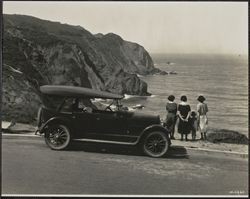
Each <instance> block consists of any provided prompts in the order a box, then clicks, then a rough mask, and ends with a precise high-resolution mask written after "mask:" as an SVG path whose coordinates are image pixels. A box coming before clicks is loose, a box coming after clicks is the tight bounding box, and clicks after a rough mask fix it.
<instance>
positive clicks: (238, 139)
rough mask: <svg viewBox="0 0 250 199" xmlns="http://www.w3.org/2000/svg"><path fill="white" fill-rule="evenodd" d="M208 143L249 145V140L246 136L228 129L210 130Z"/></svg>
mask: <svg viewBox="0 0 250 199" xmlns="http://www.w3.org/2000/svg"><path fill="white" fill-rule="evenodd" d="M207 141H209V142H213V143H220V142H222V143H233V144H249V140H248V138H247V137H246V136H245V135H243V134H241V133H239V132H237V131H232V130H227V129H209V130H208V131H207Z"/></svg>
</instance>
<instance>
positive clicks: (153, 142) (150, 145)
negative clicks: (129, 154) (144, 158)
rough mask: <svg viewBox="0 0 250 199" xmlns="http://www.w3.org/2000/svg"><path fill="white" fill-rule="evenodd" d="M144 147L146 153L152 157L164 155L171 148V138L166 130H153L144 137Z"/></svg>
mask: <svg viewBox="0 0 250 199" xmlns="http://www.w3.org/2000/svg"><path fill="white" fill-rule="evenodd" d="M142 147H143V152H144V154H146V155H148V156H150V157H154V158H159V157H163V156H164V155H166V153H167V151H168V149H169V140H168V137H167V135H166V134H165V133H164V132H161V131H152V132H150V133H148V134H147V135H146V137H145V138H144V139H143V144H142Z"/></svg>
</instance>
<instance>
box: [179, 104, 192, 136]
mask: <svg viewBox="0 0 250 199" xmlns="http://www.w3.org/2000/svg"><path fill="white" fill-rule="evenodd" d="M178 111H179V112H180V115H181V116H182V118H184V119H185V118H186V117H187V115H188V112H189V111H191V108H190V106H189V105H188V104H187V105H182V104H179V105H178ZM190 130H191V129H190V122H186V121H183V120H181V118H179V125H178V133H180V134H189V133H190Z"/></svg>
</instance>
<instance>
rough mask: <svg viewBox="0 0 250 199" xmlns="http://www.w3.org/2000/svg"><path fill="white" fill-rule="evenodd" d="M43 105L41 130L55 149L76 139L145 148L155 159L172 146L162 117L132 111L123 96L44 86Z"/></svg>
mask: <svg viewBox="0 0 250 199" xmlns="http://www.w3.org/2000/svg"><path fill="white" fill-rule="evenodd" d="M40 91H41V93H42V96H43V99H44V100H43V106H42V108H41V109H40V111H39V122H38V129H39V131H40V134H44V137H45V142H46V144H47V145H48V146H49V147H50V148H51V149H54V150H63V149H66V148H68V147H69V146H70V145H71V144H72V143H73V142H72V141H73V140H80V141H89V142H100V143H110V144H122V145H136V146H139V147H141V149H142V150H143V152H144V153H145V154H146V155H149V156H151V157H162V156H164V155H165V154H166V153H167V151H168V149H169V147H170V144H171V141H170V139H169V133H168V131H167V130H166V128H164V127H163V126H162V125H161V121H160V117H159V116H154V115H148V114H144V113H140V112H137V111H129V110H128V108H127V107H123V106H122V104H121V99H122V98H123V96H122V95H118V94H114V93H109V92H104V91H98V90H93V89H90V88H83V87H75V86H60V85H44V86H41V87H40Z"/></svg>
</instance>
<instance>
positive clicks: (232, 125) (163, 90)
mask: <svg viewBox="0 0 250 199" xmlns="http://www.w3.org/2000/svg"><path fill="white" fill-rule="evenodd" d="M151 56H152V58H153V60H154V63H155V67H157V68H159V69H161V70H164V71H166V72H170V71H174V72H176V73H177V74H171V75H170V74H169V75H148V76H140V78H141V79H142V80H144V81H145V82H146V83H147V84H148V91H149V92H150V93H151V94H152V96H149V97H139V96H126V99H125V100H124V104H125V105H127V106H132V105H135V104H142V105H144V106H145V108H144V109H143V110H137V111H143V112H146V113H150V114H157V115H160V117H161V118H162V119H165V117H166V109H165V105H166V102H167V97H168V96H169V95H170V94H173V95H174V96H175V97H176V100H175V101H176V102H177V103H179V102H180V96H181V95H186V96H187V98H188V103H189V104H190V105H191V109H192V110H196V105H197V97H198V96H199V95H204V96H205V98H206V103H207V104H208V108H209V113H208V118H209V123H208V124H209V127H211V128H219V129H230V130H236V131H238V132H240V133H243V134H245V135H247V136H248V57H247V55H216V54H213V55H206V54H151Z"/></svg>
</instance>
